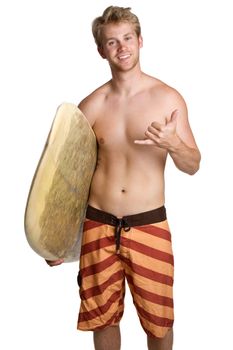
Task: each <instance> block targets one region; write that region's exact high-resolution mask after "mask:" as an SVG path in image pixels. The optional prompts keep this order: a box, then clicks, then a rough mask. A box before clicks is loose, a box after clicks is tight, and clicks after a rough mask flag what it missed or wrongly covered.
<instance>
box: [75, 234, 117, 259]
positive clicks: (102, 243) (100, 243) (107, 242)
mask: <svg viewBox="0 0 233 350" xmlns="http://www.w3.org/2000/svg"><path fill="white" fill-rule="evenodd" d="M114 244H115V242H114V236H110V237H104V238H100V239H97V240H95V241H92V242H89V243H86V244H83V246H82V249H81V255H85V254H88V253H91V252H93V251H95V250H99V249H101V248H105V247H108V246H111V245H114Z"/></svg>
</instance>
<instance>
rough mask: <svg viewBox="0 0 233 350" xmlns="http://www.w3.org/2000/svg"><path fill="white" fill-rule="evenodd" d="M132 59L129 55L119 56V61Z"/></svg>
mask: <svg viewBox="0 0 233 350" xmlns="http://www.w3.org/2000/svg"><path fill="white" fill-rule="evenodd" d="M129 57H130V54H127V55H120V56H118V59H119V60H125V59H127V58H129Z"/></svg>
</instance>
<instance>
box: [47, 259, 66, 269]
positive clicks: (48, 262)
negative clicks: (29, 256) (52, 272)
mask: <svg viewBox="0 0 233 350" xmlns="http://www.w3.org/2000/svg"><path fill="white" fill-rule="evenodd" d="M45 261H46V263H47V264H48V265H49V266H51V267H53V266H58V265H61V264H62V263H64V260H63V259H58V260H45Z"/></svg>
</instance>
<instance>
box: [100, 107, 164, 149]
mask: <svg viewBox="0 0 233 350" xmlns="http://www.w3.org/2000/svg"><path fill="white" fill-rule="evenodd" d="M165 117H166V114H165V111H164V109H163V107H162V106H161V105H159V104H158V105H155V104H151V103H150V104H148V103H146V101H138V102H134V103H132V102H131V103H130V102H129V103H128V104H127V103H125V104H120V103H119V104H117V103H112V104H107V105H106V106H105V107H104V108H103V109H102V110H101V111H100V114H99V116H98V118H97V120H96V122H95V125H94V131H95V134H96V137H97V141H98V143H99V145H105V146H109V147H110V146H111V147H114V146H119V147H120V146H124V145H126V144H129V143H132V142H133V141H134V140H136V139H143V138H144V137H145V131H146V130H147V128H148V126H149V125H150V124H151V123H152V122H153V121H157V122H159V123H161V124H164V122H165Z"/></svg>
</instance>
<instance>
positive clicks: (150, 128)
mask: <svg viewBox="0 0 233 350" xmlns="http://www.w3.org/2000/svg"><path fill="white" fill-rule="evenodd" d="M161 132H162V128H160V129H156V128H154V127H153V126H148V129H147V131H146V132H145V135H146V136H147V137H148V136H149V137H150V136H151V135H155V136H157V137H159V135H160V133H161Z"/></svg>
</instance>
